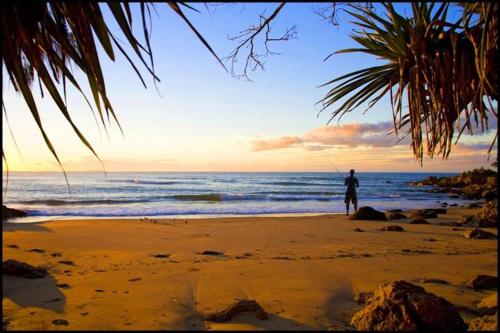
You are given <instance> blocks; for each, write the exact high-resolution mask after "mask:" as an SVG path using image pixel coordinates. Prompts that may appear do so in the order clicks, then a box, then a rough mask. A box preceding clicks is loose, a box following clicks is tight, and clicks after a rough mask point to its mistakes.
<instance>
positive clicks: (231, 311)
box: [205, 300, 268, 323]
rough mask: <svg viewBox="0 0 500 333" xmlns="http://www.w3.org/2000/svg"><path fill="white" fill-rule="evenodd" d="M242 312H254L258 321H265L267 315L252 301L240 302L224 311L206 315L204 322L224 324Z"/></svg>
mask: <svg viewBox="0 0 500 333" xmlns="http://www.w3.org/2000/svg"><path fill="white" fill-rule="evenodd" d="M242 312H254V313H255V316H256V317H257V318H258V319H262V320H264V319H267V318H268V314H267V312H266V311H264V309H263V308H262V307H261V306H260V305H259V303H257V302H256V301H254V300H241V301H239V302H237V303H235V304H233V305H230V306H229V307H227V308H226V309H224V310H221V311H218V312H215V313H212V314H208V315H207V316H205V320H208V321H214V322H219V323H220V322H225V321H229V320H231V319H232V318H233V317H234V316H236V315H237V314H239V313H242Z"/></svg>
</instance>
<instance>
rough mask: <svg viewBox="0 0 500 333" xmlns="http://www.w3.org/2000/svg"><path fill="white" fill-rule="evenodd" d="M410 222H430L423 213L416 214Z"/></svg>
mask: <svg viewBox="0 0 500 333" xmlns="http://www.w3.org/2000/svg"><path fill="white" fill-rule="evenodd" d="M409 223H410V224H429V222H427V220H426V219H424V217H423V216H422V215H418V214H414V215H412V218H411V220H410V222H409Z"/></svg>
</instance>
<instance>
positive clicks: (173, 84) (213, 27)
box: [2, 3, 496, 172]
mask: <svg viewBox="0 0 500 333" xmlns="http://www.w3.org/2000/svg"><path fill="white" fill-rule="evenodd" d="M325 5H326V4H320V3H318V4H314V3H289V4H287V5H286V6H285V7H284V9H283V10H282V11H281V13H280V14H279V16H278V18H277V19H276V20H275V23H274V24H273V27H272V31H273V33H274V34H275V35H280V34H282V33H284V31H285V30H286V28H287V27H290V26H292V25H294V24H295V25H296V29H297V39H292V40H289V41H287V42H281V43H275V44H276V45H272V46H271V49H272V51H274V52H278V53H280V54H279V55H274V56H271V57H269V58H268V59H267V62H266V64H265V70H264V71H256V72H251V73H250V78H251V81H246V80H241V79H237V78H234V77H232V76H231V75H230V74H229V73H227V72H225V71H224V69H223V68H222V67H221V66H220V65H219V64H218V63H217V61H216V59H215V58H214V57H213V56H212V55H211V54H210V53H209V52H208V51H207V49H206V48H205V47H204V46H203V44H202V43H201V42H200V41H199V40H198V39H197V38H196V36H195V35H194V34H193V32H192V31H191V30H190V29H189V27H188V26H187V25H186V24H185V23H183V22H182V20H181V19H180V18H179V17H178V16H177V15H176V14H175V13H173V12H172V11H171V10H170V9H169V8H168V6H167V5H166V4H163V3H157V4H156V8H157V11H158V15H156V14H154V13H153V17H152V19H153V22H152V27H153V29H152V39H151V46H152V49H153V53H154V59H155V70H156V73H157V75H158V76H159V77H160V79H161V82H160V83H158V84H157V88H158V90H156V89H155V87H154V85H153V82H152V79H151V77H150V76H148V75H147V73H146V71H145V70H142V72H143V74H144V77H145V78H146V83H147V85H148V88H147V89H145V88H144V87H143V86H142V84H141V82H140V80H139V78H138V77H137V75H136V74H135V72H134V71H133V69H132V68H131V67H130V65H129V64H128V63H127V61H126V60H125V58H123V57H120V56H118V57H117V59H116V61H115V62H112V61H111V60H109V59H107V58H106V57H105V56H104V53H103V52H102V50H100V54H102V55H103V56H102V57H101V65H102V68H103V72H104V76H105V80H106V84H107V86H106V88H107V91H108V97H110V100H111V103H112V104H113V106H114V109H115V110H116V112H117V116H118V119H119V121H120V124H121V126H122V128H123V130H124V135H123V136H122V134H121V133H120V131H119V129H118V126H116V124H111V126H109V127H108V134H106V133H105V131H104V129H103V128H102V125H100V126H97V125H96V122H95V120H94V118H93V116H92V113H91V111H90V109H89V108H88V106H87V105H86V103H85V101H84V99H83V98H82V97H81V96H80V95H79V94H78V93H77V92H76V91H74V90H73V91H71V90H70V91H69V92H68V104H69V109H70V113H71V115H72V117H73V118H74V120H75V123H76V124H77V125H78V126H79V128H80V129H81V130H82V131H83V132H84V133H85V135H86V137H87V139H89V141H90V142H91V144H92V145H93V146H94V148H95V149H96V151H97V153H98V155H99V156H100V158H101V159H102V161H103V163H104V166H105V169H106V171H108V172H109V171H332V163H334V165H335V166H336V167H337V168H338V169H340V170H348V169H351V168H354V169H356V170H357V171H360V172H364V171H365V172H371V171H375V172H376V171H400V172H402V171H405V172H461V171H464V170H468V169H471V168H475V167H481V166H483V167H489V166H490V165H491V163H492V162H493V160H494V159H495V157H496V155H495V153H494V154H493V155H492V156H491V157H490V160H488V154H487V150H488V146H489V144H490V143H491V142H492V140H493V135H494V132H495V131H496V121H495V122H493V121H492V122H490V125H492V127H493V129H494V130H490V131H488V132H487V133H485V134H483V135H474V136H466V135H464V136H463V137H462V139H461V140H460V141H459V143H458V144H457V145H455V146H454V147H453V150H452V153H451V155H450V157H449V159H447V160H443V159H442V158H441V157H439V156H437V157H436V156H435V157H434V158H433V159H430V158H428V156H425V157H424V161H423V166H421V165H420V164H419V163H417V161H416V160H415V158H414V157H413V155H412V151H411V148H410V144H409V141H408V140H407V139H406V140H403V141H401V142H399V143H398V144H396V142H397V141H398V137H396V136H395V135H388V132H389V131H390V129H391V128H392V113H391V107H390V102H389V99H388V98H384V99H382V100H381V101H380V102H379V103H378V104H377V105H376V106H375V107H374V108H373V109H371V110H369V111H368V112H367V113H363V111H364V108H361V107H360V108H359V109H358V110H355V111H354V112H352V113H350V114H347V115H345V116H344V117H343V118H342V119H341V120H340V121H337V120H334V121H332V122H331V123H329V124H328V121H329V120H330V112H331V111H332V110H333V108H332V110H330V111H329V110H326V111H323V112H321V113H319V111H320V106H319V105H317V104H316V103H317V102H318V101H319V100H320V99H321V98H322V97H323V96H324V95H325V94H326V93H327V92H328V90H329V89H328V87H318V86H320V85H321V84H323V83H325V82H327V81H329V80H331V79H333V78H334V77H337V76H339V75H342V74H346V73H348V72H351V71H354V70H358V69H361V68H364V67H368V66H372V65H377V64H381V63H382V61H381V60H378V59H375V58H374V57H371V56H369V55H363V54H355V53H351V54H338V55H334V56H332V57H330V58H329V59H328V60H327V61H323V59H324V58H325V57H327V56H328V55H329V54H331V53H332V52H334V51H337V50H339V49H343V48H348V47H353V46H355V45H356V44H355V42H354V41H352V40H351V38H350V37H349V35H348V34H349V33H350V32H352V29H353V25H352V24H351V23H350V22H349V20H350V19H349V17H348V15H347V14H345V13H342V12H340V13H339V15H340V16H339V22H340V25H339V26H332V25H331V24H329V23H328V22H327V21H325V20H324V19H323V18H321V17H320V16H319V15H317V14H315V11H316V10H318V9H319V8H322V7H324V6H325ZM276 6H277V4H275V3H274V4H273V3H256V4H248V3H247V4H229V5H223V6H209V8H208V9H207V8H206V7H205V6H204V5H203V4H200V3H198V4H194V5H193V7H195V8H197V9H198V10H199V11H200V13H197V12H194V11H191V10H189V9H185V12H186V15H187V16H188V17H189V19H190V20H191V21H192V23H193V24H194V26H195V27H196V28H197V29H198V30H199V31H200V32H202V34H203V36H204V37H205V39H206V40H207V41H208V42H209V43H210V44H211V46H212V47H213V49H214V50H215V52H216V53H217V54H218V55H219V56H221V57H223V56H226V55H228V54H229V53H230V52H231V51H232V49H233V48H234V47H235V46H236V43H235V41H231V40H229V38H228V37H230V36H235V35H237V34H238V33H239V32H240V31H242V30H244V29H245V28H247V27H248V26H249V25H251V24H257V23H258V16H259V14H262V13H263V12H264V11H265V14H267V15H269V13H271V12H272V10H273V9H274V8H275V7H276ZM377 7H378V6H377ZM396 7H397V8H399V9H400V10H401V12H404V11H405V10H408V8H407V7H408V6H407V5H406V4H397V6H396ZM132 8H133V14H134V15H135V18H136V20H135V22H134V23H135V24H136V25H137V24H139V23H140V20H139V15H138V14H139V12H138V10H137V9H138V5H137V4H132ZM377 10H380V9H379V8H377ZM103 12H104V13H105V17H107V18H108V19H109V20H108V21H109V22H110V23H111V30H112V31H116V30H113V29H116V24H115V22H114V21H113V19H112V18H111V17H110V15H109V13H108V11H107V10H106V8H104V7H103ZM450 15H458V13H451V14H450ZM134 29H135V30H134V32H135V33H136V34H139V33H140V32H141V31H140V26H138V25H137V26H134ZM115 51H116V47H115ZM240 61H243V58H240ZM2 74H3V75H4V76H3V77H4V78H5V80H3V102H4V104H5V107H6V111H7V115H8V119H9V124H10V128H11V130H12V134H13V135H11V132H10V130H9V128H8V127H7V125H6V122H5V115H3V119H4V121H3V122H2V123H3V128H2V137H3V148H4V151H5V154H6V156H7V160H8V167H9V170H11V171H59V170H60V167H59V165H58V164H57V162H56V160H55V159H54V158H53V156H52V155H51V153H50V151H49V150H48V148H46V146H45V144H44V142H43V139H42V136H41V134H40V132H39V130H38V129H37V127H36V124H35V122H34V120H33V118H32V116H31V114H30V113H29V110H28V108H27V106H26V104H25V102H24V100H23V99H22V96H21V95H19V94H18V93H16V92H15V90H14V88H13V86H12V84H10V83H9V82H8V81H7V79H6V76H5V72H4V71H3V72H2ZM75 75H76V77H77V78H83V76H82V75H81V73H78V72H77V73H75ZM34 88H35V86H34ZM84 90H85V88H84ZM86 91H87V92H88V89H87V90H86ZM34 92H35V96H37V101H38V102H39V106H40V111H41V115H42V122H43V125H44V127H45V128H46V129H47V132H48V133H49V137H50V139H51V141H52V142H53V144H54V146H55V148H56V150H57V152H58V155H59V157H60V159H61V161H62V163H63V165H64V168H65V169H66V170H67V171H102V168H101V165H100V163H99V161H98V160H97V159H96V158H95V157H94V156H93V155H92V154H91V153H90V151H89V150H88V149H87V148H86V147H85V146H84V145H83V144H82V143H81V142H80V141H79V139H78V137H77V136H76V135H75V133H74V132H73V131H72V129H71V127H70V126H69V124H67V122H66V121H65V120H64V118H63V116H62V115H61V114H60V112H59V111H57V108H56V106H55V104H54V103H53V102H52V101H51V100H50V99H49V98H47V97H46V98H41V96H40V93H39V92H38V89H34ZM13 137H14V139H15V141H16V142H17V146H18V147H19V149H17V148H16V145H15V143H14V139H13ZM494 151H496V149H494ZM4 170H5V164H4Z"/></svg>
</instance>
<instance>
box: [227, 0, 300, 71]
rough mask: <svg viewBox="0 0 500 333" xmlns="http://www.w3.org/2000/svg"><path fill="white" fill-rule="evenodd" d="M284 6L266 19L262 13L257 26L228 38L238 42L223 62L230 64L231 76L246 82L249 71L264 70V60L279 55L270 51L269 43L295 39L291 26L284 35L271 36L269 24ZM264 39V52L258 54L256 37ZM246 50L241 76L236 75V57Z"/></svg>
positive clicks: (294, 28) (295, 32) (279, 7)
mask: <svg viewBox="0 0 500 333" xmlns="http://www.w3.org/2000/svg"><path fill="white" fill-rule="evenodd" d="M284 6H285V2H282V3H281V4H280V5H279V6H278V7H276V9H275V10H274V11H273V12H272V13H271V15H269V16H268V17H266V16H264V13H262V14H261V15H259V20H260V21H259V24H258V25H257V26H256V25H251V26H250V27H248V28H247V29H245V30H243V31H240V33H239V35H236V36H233V37H229V36H228V39H229V40H231V41H238V42H239V44H238V46H236V48H235V49H234V50H233V51H232V52H231V53H230V54H229V55H228V56H227V57H225V58H223V60H224V61H226V63H227V62H229V63H231V74H232V75H233V76H234V77H237V78H243V79H246V80H250V79H249V77H248V72H249V71H255V70H257V69H260V70H264V65H265V61H266V58H267V57H268V56H270V55H277V54H279V53H277V52H273V51H271V49H270V48H269V47H270V43H271V42H282V41H288V40H290V39H295V38H297V30H296V26H295V25H293V26H292V27H290V28H287V29H286V31H285V33H284V34H283V35H281V36H279V37H272V36H271V22H272V21H273V20H274V19H275V18H276V16H277V15H278V13H279V12H280V11H281V9H282V8H283V7H284ZM261 33H263V34H264V35H263V38H264V50H263V52H260V51H258V50H257V47H256V44H257V37H258V36H259V35H262V34H261ZM244 49H246V50H248V51H247V52H248V53H247V55H246V56H245V62H244V65H243V69H242V71H243V72H242V74H237V73H236V66H237V64H238V57H239V56H240V53H243V51H242V50H244Z"/></svg>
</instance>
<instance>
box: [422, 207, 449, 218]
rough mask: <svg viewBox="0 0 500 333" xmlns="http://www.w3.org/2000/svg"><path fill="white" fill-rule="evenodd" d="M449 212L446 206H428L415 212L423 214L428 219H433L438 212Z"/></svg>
mask: <svg viewBox="0 0 500 333" xmlns="http://www.w3.org/2000/svg"><path fill="white" fill-rule="evenodd" d="M447 212H448V211H447V210H446V209H445V208H426V209H419V210H417V211H416V213H415V214H419V215H422V216H423V217H424V218H426V219H433V218H436V217H438V214H446V213H447Z"/></svg>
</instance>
